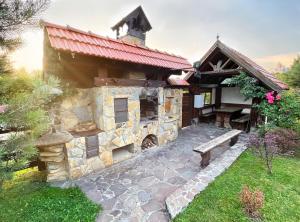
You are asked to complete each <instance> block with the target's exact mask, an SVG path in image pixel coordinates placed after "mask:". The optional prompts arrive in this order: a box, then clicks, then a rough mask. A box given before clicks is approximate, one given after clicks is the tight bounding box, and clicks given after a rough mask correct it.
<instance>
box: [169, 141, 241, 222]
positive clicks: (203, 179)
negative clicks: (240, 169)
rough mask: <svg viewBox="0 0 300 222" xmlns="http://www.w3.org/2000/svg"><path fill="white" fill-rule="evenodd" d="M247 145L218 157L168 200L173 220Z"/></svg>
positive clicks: (237, 147) (227, 151)
mask: <svg viewBox="0 0 300 222" xmlns="http://www.w3.org/2000/svg"><path fill="white" fill-rule="evenodd" d="M246 148H247V147H246V145H245V143H243V142H239V143H237V144H235V145H234V146H232V147H231V148H230V149H228V150H226V151H225V152H224V153H223V154H222V155H220V156H219V157H217V158H216V159H215V160H214V161H213V162H211V163H210V164H209V165H208V166H207V167H206V168H205V169H203V170H202V171H200V173H198V174H197V175H196V176H195V177H194V178H193V179H191V180H189V181H188V182H187V183H186V184H184V185H183V186H182V187H180V188H178V189H177V190H175V191H174V192H173V193H172V194H171V195H170V196H168V197H167V199H166V205H167V209H168V212H169V214H170V216H171V218H174V217H175V216H176V215H177V214H179V213H180V212H181V211H182V210H184V209H185V208H186V207H187V206H188V204H189V203H190V202H192V201H193V199H194V197H195V196H196V195H197V194H199V193H200V192H201V191H203V190H205V188H206V187H207V186H208V185H209V184H210V183H211V182H213V181H214V180H215V178H216V177H217V176H219V175H220V174H221V173H223V172H224V171H225V170H226V169H227V168H228V167H230V166H231V164H232V163H233V162H234V161H235V160H236V159H237V158H238V157H239V156H240V155H241V153H242V152H244V151H245V149H246Z"/></svg>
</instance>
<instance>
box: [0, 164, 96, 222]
mask: <svg viewBox="0 0 300 222" xmlns="http://www.w3.org/2000/svg"><path fill="white" fill-rule="evenodd" d="M42 177H43V175H42V174H41V173H40V172H38V171H37V170H36V169H34V170H33V169H27V170H22V171H19V172H17V173H15V175H14V178H13V179H12V180H11V181H8V182H6V183H5V184H4V186H3V190H2V191H0V221H1V222H5V221H9V222H12V221H30V222H34V221H84V222H85V221H95V218H96V216H97V214H98V212H99V211H100V207H99V206H98V205H96V204H94V203H92V202H91V201H90V200H88V199H87V197H86V196H85V195H84V194H83V193H82V192H81V191H80V190H79V188H69V189H60V188H54V187H50V186H49V185H48V184H47V183H45V182H42V179H43V178H42Z"/></svg>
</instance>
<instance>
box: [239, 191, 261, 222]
mask: <svg viewBox="0 0 300 222" xmlns="http://www.w3.org/2000/svg"><path fill="white" fill-rule="evenodd" d="M240 201H241V203H242V205H243V207H244V209H245V211H246V212H247V214H248V215H249V216H250V217H252V218H260V217H261V216H260V213H259V210H260V209H261V208H262V207H263V205H264V194H263V192H262V191H260V190H255V191H253V192H252V191H251V190H250V189H249V187H248V186H244V187H243V189H242V192H241V193H240Z"/></svg>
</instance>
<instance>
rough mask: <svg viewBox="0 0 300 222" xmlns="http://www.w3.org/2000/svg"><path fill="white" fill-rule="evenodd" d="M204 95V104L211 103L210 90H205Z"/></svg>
mask: <svg viewBox="0 0 300 222" xmlns="http://www.w3.org/2000/svg"><path fill="white" fill-rule="evenodd" d="M202 95H204V105H211V92H205V93H203V94H202Z"/></svg>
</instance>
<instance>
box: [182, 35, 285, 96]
mask: <svg viewBox="0 0 300 222" xmlns="http://www.w3.org/2000/svg"><path fill="white" fill-rule="evenodd" d="M217 51H218V52H221V53H222V54H224V55H225V56H227V57H228V58H229V60H231V61H233V62H234V63H235V64H236V66H238V67H237V68H236V69H235V70H236V71H239V70H245V71H246V72H247V73H249V74H251V75H252V76H253V77H255V78H257V79H259V80H260V81H261V82H263V83H264V84H265V85H266V86H268V87H269V88H271V89H273V90H275V91H281V90H285V89H288V85H287V84H285V83H284V82H282V81H280V80H279V79H277V78H276V77H275V76H274V75H273V74H272V73H270V72H268V71H267V70H265V69H264V68H263V67H261V66H260V65H258V64H257V63H255V62H254V61H253V60H251V59H250V58H248V57H247V56H245V55H243V54H242V53H240V52H238V51H236V50H235V49H232V48H230V47H228V46H227V45H225V44H224V43H222V42H221V41H220V40H217V41H216V42H215V43H214V45H213V46H212V47H211V48H210V49H209V50H208V52H207V53H206V54H205V55H204V56H203V57H202V58H201V60H199V61H197V62H196V63H195V64H197V69H198V70H201V68H202V67H203V66H204V65H205V64H206V63H207V62H209V61H208V60H209V57H211V56H212V55H213V54H214V53H216V52H217ZM225 63H226V62H225ZM225 63H223V64H221V67H222V66H223V65H224V67H225V66H226V64H225ZM210 65H212V64H210ZM219 66H220V65H219ZM229 71H234V70H233V69H231V70H229ZM200 73H201V71H200ZM222 73H226V69H224V70H222V69H218V70H216V71H209V72H206V74H207V75H214V74H222ZM191 76H192V75H187V76H186V79H189V78H190V77H191Z"/></svg>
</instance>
